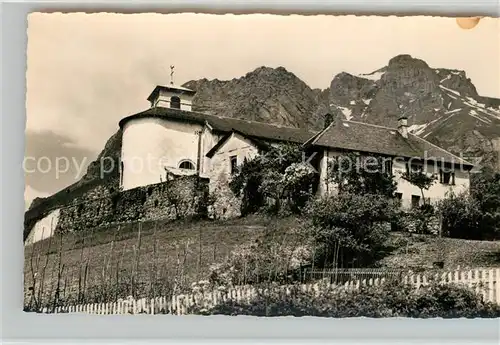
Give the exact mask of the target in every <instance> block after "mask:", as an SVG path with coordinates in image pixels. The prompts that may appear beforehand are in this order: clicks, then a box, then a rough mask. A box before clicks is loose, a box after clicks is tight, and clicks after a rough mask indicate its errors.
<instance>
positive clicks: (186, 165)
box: [179, 161, 195, 170]
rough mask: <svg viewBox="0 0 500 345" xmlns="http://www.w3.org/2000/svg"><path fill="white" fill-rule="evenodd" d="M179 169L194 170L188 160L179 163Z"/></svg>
mask: <svg viewBox="0 0 500 345" xmlns="http://www.w3.org/2000/svg"><path fill="white" fill-rule="evenodd" d="M179 169H186V170H195V168H194V164H193V163H191V162H190V161H182V162H181V163H180V164H179Z"/></svg>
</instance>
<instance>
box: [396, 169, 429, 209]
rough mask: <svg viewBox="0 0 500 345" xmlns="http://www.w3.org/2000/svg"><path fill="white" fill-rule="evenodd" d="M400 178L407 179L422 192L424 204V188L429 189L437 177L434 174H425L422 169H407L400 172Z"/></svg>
mask: <svg viewBox="0 0 500 345" xmlns="http://www.w3.org/2000/svg"><path fill="white" fill-rule="evenodd" d="M401 178H402V179H404V180H406V181H408V182H409V183H411V184H412V185H414V186H415V187H417V188H418V189H420V193H421V194H422V200H423V203H424V205H425V204H426V201H425V195H424V190H429V188H430V187H431V186H432V185H433V184H434V182H436V180H437V177H436V176H435V175H427V174H426V173H425V172H424V171H423V170H422V169H418V170H412V169H409V170H408V171H405V172H403V173H402V174H401Z"/></svg>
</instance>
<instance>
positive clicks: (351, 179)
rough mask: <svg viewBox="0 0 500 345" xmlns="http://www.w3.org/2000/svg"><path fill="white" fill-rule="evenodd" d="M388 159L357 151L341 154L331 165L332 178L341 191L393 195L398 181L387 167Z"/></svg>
mask: <svg viewBox="0 0 500 345" xmlns="http://www.w3.org/2000/svg"><path fill="white" fill-rule="evenodd" d="M386 161H387V160H386V159H385V158H383V157H377V156H361V155H359V154H356V153H347V154H344V155H340V156H338V157H336V158H335V159H334V160H333V161H331V163H330V165H329V169H330V174H329V176H330V180H331V181H332V182H334V183H335V184H336V185H337V186H338V190H339V193H344V192H346V193H353V194H376V195H383V196H386V197H393V196H394V192H395V191H396V189H397V183H396V182H395V181H394V176H393V175H392V172H391V171H387V169H385V164H384V162H386Z"/></svg>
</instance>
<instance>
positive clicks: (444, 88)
mask: <svg viewBox="0 0 500 345" xmlns="http://www.w3.org/2000/svg"><path fill="white" fill-rule="evenodd" d="M439 87H440V88H441V89H443V90H445V91H448V92H451V93H453V94H455V95H457V96H460V92H458V91H455V90H452V89H448V88H447V87H445V86H443V85H439ZM455 99H456V98H455Z"/></svg>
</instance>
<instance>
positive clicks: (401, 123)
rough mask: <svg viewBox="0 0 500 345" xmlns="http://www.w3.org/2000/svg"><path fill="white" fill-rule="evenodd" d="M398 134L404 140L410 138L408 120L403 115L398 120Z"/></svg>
mask: <svg viewBox="0 0 500 345" xmlns="http://www.w3.org/2000/svg"><path fill="white" fill-rule="evenodd" d="M398 132H399V134H401V136H402V137H403V138H408V118H407V117H406V115H401V116H400V117H399V119H398Z"/></svg>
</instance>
